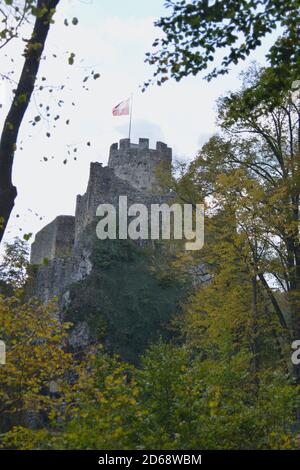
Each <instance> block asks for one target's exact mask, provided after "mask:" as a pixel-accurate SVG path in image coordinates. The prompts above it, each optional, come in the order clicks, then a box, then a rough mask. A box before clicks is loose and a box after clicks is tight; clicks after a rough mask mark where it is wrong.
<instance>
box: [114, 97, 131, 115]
mask: <svg viewBox="0 0 300 470" xmlns="http://www.w3.org/2000/svg"><path fill="white" fill-rule="evenodd" d="M129 108H130V98H127V100H124V101H121V103H119V104H117V106H115V107H114V108H113V109H112V113H113V116H126V115H128V114H129Z"/></svg>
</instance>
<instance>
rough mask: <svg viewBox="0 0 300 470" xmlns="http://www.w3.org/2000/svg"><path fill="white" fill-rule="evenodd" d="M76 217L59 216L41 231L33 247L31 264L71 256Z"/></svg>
mask: <svg viewBox="0 0 300 470" xmlns="http://www.w3.org/2000/svg"><path fill="white" fill-rule="evenodd" d="M74 229H75V217H74V216H72V215H59V216H58V217H56V219H54V220H53V221H52V222H50V224H48V225H46V226H45V227H44V228H43V229H42V230H40V231H39V232H38V233H37V234H36V236H35V241H34V242H33V244H32V246H31V257H30V262H31V264H41V263H42V262H43V261H44V259H45V258H46V259H48V260H52V259H54V258H60V257H65V256H69V255H70V254H71V251H72V246H73V244H74Z"/></svg>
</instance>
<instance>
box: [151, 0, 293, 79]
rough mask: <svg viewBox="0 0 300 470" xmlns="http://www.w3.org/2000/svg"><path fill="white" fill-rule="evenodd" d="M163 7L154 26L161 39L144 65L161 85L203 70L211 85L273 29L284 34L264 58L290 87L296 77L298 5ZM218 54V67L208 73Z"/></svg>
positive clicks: (176, 1)
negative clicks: (166, 13) (163, 13)
mask: <svg viewBox="0 0 300 470" xmlns="http://www.w3.org/2000/svg"><path fill="white" fill-rule="evenodd" d="M166 6H167V8H169V9H170V10H171V13H170V14H169V16H165V17H162V18H160V19H159V20H158V21H157V22H156V23H155V24H156V26H158V27H159V28H161V29H162V31H163V33H164V34H163V37H162V38H161V39H156V40H155V42H154V44H153V46H154V51H153V52H152V53H150V52H149V53H147V56H146V62H148V63H150V64H152V65H155V67H156V70H155V73H154V77H156V81H157V83H158V84H159V85H160V84H161V83H163V82H164V81H166V80H167V79H168V78H169V77H172V78H175V80H177V81H179V80H181V79H182V78H183V77H185V76H188V75H196V74H198V73H199V72H202V71H208V75H207V77H206V78H208V79H209V80H210V79H212V78H214V77H217V76H218V75H220V74H225V73H228V71H229V70H230V67H231V65H235V64H237V63H238V62H240V61H243V60H244V59H245V58H246V57H247V56H249V54H250V53H251V52H252V51H254V50H255V49H257V47H259V46H260V45H261V43H262V40H263V38H264V37H265V36H266V35H267V34H269V33H271V32H273V31H275V30H276V28H277V27H280V28H281V29H282V35H281V37H279V38H278V39H277V40H276V41H275V42H274V44H273V45H272V47H271V49H270V51H269V53H268V55H267V58H268V60H269V61H270V64H271V66H272V67H274V68H275V69H276V71H277V75H278V76H280V77H281V78H282V79H285V80H286V81H287V79H288V78H289V79H290V83H291V82H292V80H297V78H298V77H299V74H300V62H299V57H300V54H299V50H300V39H299V38H300V36H299V25H300V3H299V0H288V1H287V0H261V1H252V0H251V1H248V0H244V1H240V0H217V1H208V0H183V1H181V0H167V1H166ZM219 50H220V51H221V52H222V53H223V58H222V61H221V64H220V65H218V66H215V67H214V68H213V69H212V70H211V69H210V65H211V64H212V62H213V61H214V60H215V59H216V56H217V54H218V51H219ZM149 83H150V82H147V83H146V84H145V86H147V85H149Z"/></svg>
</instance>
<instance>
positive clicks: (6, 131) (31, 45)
mask: <svg viewBox="0 0 300 470" xmlns="http://www.w3.org/2000/svg"><path fill="white" fill-rule="evenodd" d="M59 1H60V0H38V2H37V16H36V20H35V24H34V28H33V32H32V35H31V38H30V40H29V41H28V44H27V46H26V49H25V52H24V56H25V62H24V66H23V69H22V72H21V75H20V79H19V83H18V86H17V89H16V91H15V95H14V99H13V102H12V104H11V107H10V109H9V111H8V114H7V116H6V119H5V122H4V126H3V130H2V135H1V139H0V242H1V240H2V238H3V235H4V233H5V229H6V227H7V223H8V221H9V218H10V214H11V212H12V210H13V207H14V204H15V198H16V196H17V189H16V188H15V186H14V185H13V183H12V169H13V162H14V156H15V151H16V145H17V140H18V134H19V130H20V127H21V124H22V121H23V118H24V115H25V112H26V110H27V108H28V105H29V102H30V99H31V95H32V93H33V91H34V86H35V82H36V78H37V74H38V70H39V66H40V60H41V56H42V53H43V51H44V48H45V43H46V39H47V36H48V32H49V29H50V24H51V19H52V17H53V14H54V13H55V9H56V6H57V5H58V3H59Z"/></svg>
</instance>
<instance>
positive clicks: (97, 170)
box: [30, 138, 172, 301]
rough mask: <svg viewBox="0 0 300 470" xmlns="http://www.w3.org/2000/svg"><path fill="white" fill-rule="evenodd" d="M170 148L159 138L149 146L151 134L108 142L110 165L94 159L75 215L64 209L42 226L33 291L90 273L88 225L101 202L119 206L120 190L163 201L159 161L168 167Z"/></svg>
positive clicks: (48, 292) (53, 288)
mask: <svg viewBox="0 0 300 470" xmlns="http://www.w3.org/2000/svg"><path fill="white" fill-rule="evenodd" d="M171 162H172V149H171V148H170V147H168V146H167V145H166V144H164V143H162V142H157V144H156V148H155V149H150V148H149V139H145V138H140V139H139V143H138V144H134V143H132V142H130V140H129V139H121V140H120V142H119V144H118V143H114V144H112V145H111V147H110V152H109V160H108V165H107V166H106V167H103V166H102V163H99V162H93V163H91V165H90V176H89V181H88V185H87V190H86V193H85V194H84V195H82V196H81V195H78V196H77V201H76V212H75V216H70V215H60V216H58V217H56V219H55V220H53V221H52V222H51V223H49V224H48V225H46V226H45V227H44V228H43V229H42V230H40V231H39V232H38V233H37V234H36V236H35V241H34V242H33V244H32V247H31V260H30V261H31V264H33V265H38V272H37V275H36V276H35V286H34V291H35V293H37V294H38V296H39V297H40V298H42V299H43V300H44V301H47V300H49V299H50V298H51V297H52V296H54V295H60V294H61V293H62V292H63V291H64V289H65V288H66V287H67V286H68V285H70V284H71V283H73V282H78V281H80V280H81V279H83V278H84V277H85V276H87V275H88V274H89V272H90V271H91V268H92V261H91V259H90V254H91V250H90V246H89V243H88V242H89V239H90V235H88V227H89V226H90V225H91V223H92V222H93V221H95V219H96V209H97V207H98V206H99V204H103V203H108V204H113V205H114V206H115V207H116V205H117V204H118V200H119V196H127V198H128V204H133V203H143V204H145V205H147V206H150V205H151V204H154V203H162V202H165V201H166V199H167V196H166V195H165V194H162V191H161V190H160V188H159V185H158V182H157V177H156V173H157V168H158V165H163V167H164V168H165V169H166V171H170V169H171Z"/></svg>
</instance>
